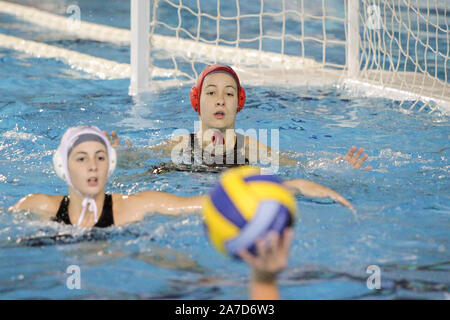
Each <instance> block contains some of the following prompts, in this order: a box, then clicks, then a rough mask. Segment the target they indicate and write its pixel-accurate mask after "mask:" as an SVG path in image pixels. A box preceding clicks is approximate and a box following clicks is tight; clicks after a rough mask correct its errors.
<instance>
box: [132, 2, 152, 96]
mask: <svg viewBox="0 0 450 320" xmlns="http://www.w3.org/2000/svg"><path fill="white" fill-rule="evenodd" d="M130 15H131V17H130V30H131V34H130V66H131V75H130V88H129V93H130V95H136V94H138V93H140V92H143V91H146V90H148V87H149V81H150V74H149V67H150V62H149V60H150V40H149V35H150V30H149V28H150V20H149V19H150V0H131V3H130Z"/></svg>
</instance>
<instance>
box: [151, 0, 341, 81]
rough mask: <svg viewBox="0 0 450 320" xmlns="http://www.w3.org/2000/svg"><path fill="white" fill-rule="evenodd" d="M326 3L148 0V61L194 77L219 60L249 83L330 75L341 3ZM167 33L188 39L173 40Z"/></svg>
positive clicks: (337, 62) (336, 64)
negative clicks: (163, 39)
mask: <svg viewBox="0 0 450 320" xmlns="http://www.w3.org/2000/svg"><path fill="white" fill-rule="evenodd" d="M332 2H334V3H336V1H329V0H323V1H321V2H319V3H317V2H315V3H314V4H313V3H311V2H310V1H303V0H289V1H287V0H282V1H280V0H260V1H251V2H248V1H239V0H233V1H229V0H228V1H225V0H217V1H201V0H155V1H152V2H151V3H152V11H151V38H152V39H153V41H152V44H153V48H154V52H152V58H153V64H154V65H156V66H160V67H164V68H175V69H177V70H182V72H183V73H184V74H192V77H196V76H197V73H198V71H200V70H201V69H202V68H203V67H204V65H205V64H206V63H213V62H214V63H215V62H222V63H228V64H231V65H233V66H235V67H237V68H238V69H239V71H241V72H242V73H243V74H246V73H248V78H246V79H245V80H246V81H247V82H255V80H259V81H262V82H264V80H266V81H265V82H266V83H270V82H273V81H275V82H276V83H279V82H283V81H284V82H286V83H289V82H290V83H292V82H293V81H294V82H297V84H301V83H305V82H311V81H312V80H313V78H314V77H312V76H314V75H316V76H319V75H320V76H322V77H321V81H329V80H333V81H336V80H337V78H338V77H339V74H338V73H335V72H333V70H342V69H344V68H345V44H346V43H345V28H344V25H345V5H344V4H345V2H342V3H338V4H337V5H335V6H328V8H329V9H327V4H329V3H332ZM317 7H318V8H317ZM340 30H341V31H342V32H341V31H340ZM160 35H164V36H165V37H167V39H171V41H172V44H168V43H167V44H164V41H161V40H162V39H161V38H160V37H159V36H160ZM155 37H157V38H155ZM173 39H179V40H180V41H182V42H185V41H186V40H188V41H189V42H190V43H189V44H188V45H184V44H182V45H177V44H174V43H173V42H174V41H173ZM161 49H163V50H164V52H161V51H159V50H161ZM338 52H339V53H340V54H336V53H338ZM325 68H329V69H330V70H329V72H326V71H324V69H325ZM299 70H308V71H306V74H305V77H298V71H299ZM313 70H314V71H313ZM306 75H308V76H306ZM244 76H245V75H244ZM245 80H244V81H245Z"/></svg>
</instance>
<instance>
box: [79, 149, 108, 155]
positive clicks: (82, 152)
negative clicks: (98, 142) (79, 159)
mask: <svg viewBox="0 0 450 320" xmlns="http://www.w3.org/2000/svg"><path fill="white" fill-rule="evenodd" d="M99 152H104V153H106V151H105V150H97V151H96V152H95V154H97V153H99ZM80 153H81V154H88V153H87V152H84V151H77V152H76V153H75V155H78V154H80Z"/></svg>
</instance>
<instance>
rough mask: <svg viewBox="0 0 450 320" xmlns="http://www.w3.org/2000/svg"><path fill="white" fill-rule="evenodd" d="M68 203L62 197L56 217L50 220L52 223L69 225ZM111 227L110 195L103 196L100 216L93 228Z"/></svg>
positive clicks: (65, 197)
mask: <svg viewBox="0 0 450 320" xmlns="http://www.w3.org/2000/svg"><path fill="white" fill-rule="evenodd" d="M69 202H70V199H69V197H68V196H64V198H63V199H62V201H61V204H60V205H59V209H58V212H57V213H56V216H55V217H54V218H53V219H52V220H53V221H56V222H59V223H64V224H71V222H70V218H69ZM112 225H114V215H113V211H112V196H111V195H110V194H105V201H104V203H103V210H102V214H101V215H100V218H99V219H98V221H97V223H96V224H95V225H94V227H98V228H107V227H109V226H112Z"/></svg>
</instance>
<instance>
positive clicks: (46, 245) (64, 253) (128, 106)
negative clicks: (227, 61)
mask: <svg viewBox="0 0 450 320" xmlns="http://www.w3.org/2000/svg"><path fill="white" fill-rule="evenodd" d="M3 19H11V18H8V17H6V16H2V15H0V21H5V20H3ZM103 19H104V20H107V19H106V18H105V17H103ZM105 23H106V22H105ZM7 26H8V23H5V24H2V25H1V27H2V28H3V29H2V30H1V32H3V33H5V30H6V31H8V30H10V29H8V28H7ZM20 28H22V27H20V26H19V27H17V28H16V30H21V29H20ZM23 28H24V29H26V27H23ZM38 29H39V28H38ZM33 30H35V29H33ZM12 32H13V31H11V33H12ZM21 32H22V33H27V31H23V30H22V31H21ZM33 32H36V30H35V31H33ZM39 32H43V31H42V30H39ZM68 41H69V40H68ZM70 41H71V40H70ZM71 45H72V46H73V50H75V49H77V48H78V47H82V48H84V49H86V50H88V51H89V52H91V54H93V53H94V52H96V51H102V50H98V48H97V46H98V43H93V42H89V41H81V42H76V41H72V42H71ZM96 48H97V49H96ZM108 49H109V50H111V51H112V52H109V53H107V54H108V55H109V56H110V58H111V57H116V58H117V59H116V60H117V61H120V60H121V59H124V58H123V56H124V55H126V54H127V53H126V52H124V51H123V48H122V47H119V46H117V47H114V46H112V45H111V46H110V47H109V48H108ZM104 51H106V50H104ZM124 61H125V60H124ZM128 85H129V83H128V80H127V79H122V80H109V81H108V80H98V79H95V78H93V77H92V76H89V75H87V74H84V73H82V72H78V71H76V70H72V69H70V67H68V66H67V65H65V64H63V63H61V62H57V61H54V60H51V59H36V58H32V57H29V56H27V55H24V54H21V53H18V52H15V51H12V50H6V49H3V48H0V93H1V94H0V155H1V156H0V298H1V299H20V298H64V299H76V298H86V299H89V298H118V299H135V298H174V299H178V298H180V299H246V298H247V287H246V285H245V282H246V280H247V279H248V269H247V267H246V266H245V265H244V264H242V263H239V262H236V261H232V260H230V259H228V258H226V257H222V256H220V255H219V254H218V253H217V252H216V251H215V250H214V249H213V248H212V246H211V245H210V244H209V243H208V242H207V239H206V236H205V234H204V230H203V225H202V221H201V217H200V215H198V214H196V215H183V216H181V217H168V216H163V215H158V214H149V215H148V216H147V217H146V218H145V219H144V220H143V221H141V222H138V223H134V224H130V225H128V226H123V227H118V228H108V229H105V230H102V229H100V230H80V229H78V228H75V227H72V226H63V225H58V224H56V223H53V222H40V221H38V220H37V218H36V217H35V216H33V215H31V214H25V213H17V214H11V213H9V212H7V210H6V208H7V207H8V206H10V205H12V204H14V203H15V202H16V201H18V200H19V199H20V198H21V197H22V196H24V195H26V194H28V193H34V192H40V193H49V194H63V193H66V192H67V187H66V185H65V184H64V182H63V181H62V180H60V179H59V178H57V177H56V175H55V174H54V170H53V168H52V164H51V163H52V162H51V157H52V155H53V151H54V150H55V149H56V147H57V145H58V143H59V139H60V137H61V135H62V134H63V133H64V131H65V130H66V129H67V128H68V127H69V126H74V125H87V124H92V125H97V126H99V127H101V128H102V129H105V130H108V131H110V130H113V129H114V130H116V131H117V132H118V133H119V135H120V138H121V141H122V142H123V141H125V139H130V140H131V141H132V143H133V144H134V146H135V151H136V154H137V156H136V157H133V158H129V157H126V156H123V152H122V158H121V161H120V165H119V168H118V169H117V170H116V172H115V173H114V175H113V176H112V177H111V179H110V183H109V185H108V188H107V190H108V191H110V192H120V193H135V192H139V191H144V190H161V191H166V192H173V193H176V194H180V195H194V194H198V193H205V192H208V191H209V189H210V188H211V187H212V186H213V184H214V182H215V181H216V180H217V178H218V174H217V173H204V172H203V173H202V172H196V173H190V172H169V173H166V174H163V175H152V174H148V173H146V171H147V170H148V169H149V168H150V167H151V166H152V165H154V164H158V163H163V162H166V161H168V160H169V159H161V158H152V157H151V154H149V153H148V152H146V151H145V150H143V149H142V148H141V147H142V146H145V145H149V144H155V143H158V142H161V141H163V140H165V139H166V138H168V137H169V136H170V135H171V134H172V133H173V131H174V130H176V129H180V128H185V129H188V130H190V131H192V130H193V128H194V121H196V120H197V115H196V114H195V113H194V112H193V110H192V108H191V107H190V105H189V100H188V93H189V89H190V88H189V87H187V86H184V87H180V88H176V89H168V90H164V91H161V92H158V93H153V94H152V95H149V96H147V97H145V98H144V99H143V100H142V101H137V100H133V99H132V98H131V97H129V96H128ZM246 89H247V96H248V100H247V104H246V107H245V108H244V109H243V111H242V112H241V113H239V115H238V117H237V123H236V126H237V127H238V128H243V129H250V128H255V129H269V130H270V129H279V130H280V149H281V150H284V151H287V152H288V153H289V154H290V155H291V156H292V157H294V158H296V159H298V160H300V161H302V165H301V166H299V167H282V168H281V169H280V172H279V174H280V176H281V177H282V178H284V179H289V178H294V177H301V178H305V179H310V180H313V181H316V182H318V183H321V184H323V185H326V186H329V187H330V188H332V189H334V190H336V191H338V192H339V193H341V194H342V195H344V196H345V197H346V198H347V199H349V200H351V202H352V203H353V204H354V206H355V207H356V208H357V217H356V218H355V216H354V215H352V213H351V212H350V211H349V210H347V209H345V208H343V207H341V206H340V205H338V204H335V203H333V202H331V201H328V200H318V199H310V198H307V197H302V196H298V197H297V203H298V206H299V209H300V213H299V216H298V219H297V221H296V225H295V237H294V241H293V245H292V250H291V255H290V260H289V267H288V268H287V270H285V271H284V272H283V273H282V275H281V277H280V285H281V296H282V298H284V299H335V298H338V299H348V298H351V299H358V298H367V299H390V298H431V299H445V298H448V297H449V295H448V291H449V283H450V277H449V274H450V273H449V271H450V254H449V247H450V244H449V239H450V233H449V226H450V225H449V221H450V220H449V214H450V206H449V203H450V201H449V200H450V199H449V198H450V194H449V190H450V179H449V169H450V166H449V161H448V158H449V148H450V145H449V134H450V130H449V119H448V116H446V115H443V114H440V113H439V112H434V113H432V114H427V113H426V112H423V111H420V112H419V111H418V110H419V108H420V106H416V107H414V108H413V109H412V110H408V109H409V107H410V105H408V103H405V104H403V105H401V106H400V103H399V102H395V101H391V100H388V99H374V98H363V97H354V96H351V95H350V94H348V93H347V92H346V91H344V90H342V89H340V88H336V87H323V88H314V87H298V88H289V89H286V88H277V87H248V88H246ZM352 145H356V146H361V147H364V148H365V149H366V150H367V153H368V154H369V156H370V158H369V160H370V161H369V164H370V165H372V167H373V168H374V170H372V171H369V172H367V171H362V170H354V169H352V168H350V166H349V165H347V164H345V163H335V162H333V161H331V160H330V159H333V158H334V157H336V156H337V155H339V154H344V153H345V152H346V151H347V150H348V148H349V147H351V146H352ZM70 265H78V266H80V268H81V272H82V273H81V276H82V280H81V281H82V289H81V290H69V289H68V288H67V287H66V280H67V277H68V274H66V269H67V267H68V266H70ZM370 265H377V266H379V267H380V269H381V290H370V289H368V288H367V286H366V280H367V278H368V277H369V274H368V273H366V269H367V267H368V266H370Z"/></svg>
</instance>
